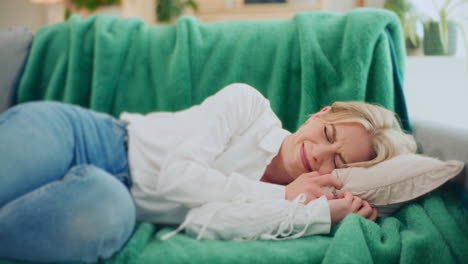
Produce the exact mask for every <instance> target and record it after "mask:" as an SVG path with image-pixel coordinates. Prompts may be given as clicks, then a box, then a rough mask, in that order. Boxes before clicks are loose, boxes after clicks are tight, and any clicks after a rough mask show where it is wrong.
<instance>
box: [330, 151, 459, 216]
mask: <svg viewBox="0 0 468 264" xmlns="http://www.w3.org/2000/svg"><path fill="white" fill-rule="evenodd" d="M463 167H464V163H463V162H461V161H457V160H449V161H441V160H438V159H435V158H431V157H427V156H423V155H418V154H405V155H400V156H397V157H395V158H393V159H390V160H387V161H384V162H381V163H379V164H377V165H374V166H372V167H369V168H358V167H354V168H345V169H337V170H334V171H333V173H332V174H333V175H334V176H335V177H337V178H338V179H339V180H340V181H341V182H342V183H343V187H342V188H341V190H336V189H334V188H333V187H329V188H328V189H329V190H331V191H332V192H334V193H336V194H339V193H341V192H350V193H352V194H354V195H357V196H359V197H361V198H362V199H365V200H367V201H368V202H369V203H370V204H371V205H373V206H376V207H377V208H378V211H379V216H387V215H390V214H391V213H393V212H394V211H396V210H397V209H398V208H400V207H401V206H402V205H404V204H406V203H407V202H409V201H411V200H413V199H415V198H417V197H419V196H421V195H423V194H426V193H428V192H430V191H432V190H434V189H435V188H437V187H439V186H441V185H442V184H444V183H445V182H446V181H448V180H450V179H452V178H454V177H455V176H457V175H458V174H459V173H460V172H461V171H462V169H463Z"/></svg>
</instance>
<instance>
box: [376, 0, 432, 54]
mask: <svg viewBox="0 0 468 264" xmlns="http://www.w3.org/2000/svg"><path fill="white" fill-rule="evenodd" d="M384 8H385V9H388V10H390V11H393V12H394V13H395V14H396V15H397V16H398V18H399V20H400V23H401V27H402V29H403V36H404V39H405V44H406V51H407V53H408V54H413V53H417V52H418V50H420V47H421V43H422V36H421V35H420V34H418V33H419V32H418V31H419V30H418V29H421V27H422V17H423V16H422V15H421V14H419V13H417V12H416V10H415V8H414V5H413V4H412V3H411V2H410V1H409V0H385V3H384ZM421 31H422V30H421Z"/></svg>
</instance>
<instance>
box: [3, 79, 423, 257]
mask: <svg viewBox="0 0 468 264" xmlns="http://www.w3.org/2000/svg"><path fill="white" fill-rule="evenodd" d="M0 146H1V147H0V156H1V157H2V158H1V160H0V165H1V167H2V175H1V177H0V226H2V228H1V229H0V244H2V245H4V246H2V247H1V248H0V258H9V259H22V260H31V261H46V262H54V261H96V260H98V259H103V258H109V257H111V256H112V255H113V254H115V253H116V252H117V251H118V250H119V249H120V248H122V247H123V245H124V243H125V242H126V241H127V239H128V238H129V237H130V235H131V232H132V230H133V227H134V224H135V221H136V220H140V221H149V222H153V223H165V224H180V227H179V228H178V229H177V230H175V231H174V232H173V233H169V234H166V235H165V236H164V237H163V238H162V239H168V238H169V237H170V236H172V235H173V234H175V233H176V232H179V231H180V230H182V229H183V228H185V229H186V231H187V232H188V233H190V234H194V235H196V236H197V238H198V239H202V238H203V239H235V240H249V239H291V238H297V237H301V236H306V235H314V234H327V233H328V232H329V230H330V227H331V226H332V225H334V224H336V223H338V222H339V221H341V220H342V219H343V218H344V217H345V216H346V215H348V214H350V213H356V214H358V215H360V216H362V217H364V218H367V219H369V220H371V221H374V220H375V219H376V216H377V211H376V209H374V208H371V206H370V205H369V204H368V203H367V202H366V201H364V200H361V199H360V198H358V197H355V196H353V195H351V194H349V193H347V194H345V195H342V196H340V197H334V196H333V194H332V193H330V192H328V191H325V190H323V189H322V188H321V187H323V186H328V185H333V186H335V187H336V188H341V183H340V182H339V181H338V180H336V179H335V178H333V177H332V175H330V173H331V172H332V171H333V170H334V169H335V168H343V167H349V166H371V165H373V164H375V163H378V162H380V161H383V160H386V159H389V158H391V157H394V156H396V155H399V154H403V153H409V152H414V150H415V144H414V141H413V139H412V138H411V137H410V136H408V135H406V134H404V133H403V132H402V131H401V129H400V127H399V125H398V122H397V121H396V119H395V117H394V114H393V113H391V112H390V111H388V110H385V109H383V108H381V107H378V106H373V105H370V104H365V103H356V102H355V103H345V102H341V103H335V104H333V105H332V106H330V107H326V108H324V109H323V110H322V111H321V112H319V113H317V114H314V115H312V116H311V117H310V118H309V119H308V121H307V122H306V123H305V124H304V125H303V126H301V127H300V128H299V129H298V130H297V131H296V132H295V133H290V132H289V131H286V130H284V129H283V128H282V127H281V122H280V120H279V119H278V118H277V117H276V115H275V114H274V113H273V111H272V110H271V108H270V105H269V102H268V100H267V99H265V98H264V97H263V96H262V95H261V94H260V93H259V92H258V91H257V90H255V89H254V88H252V87H250V86H248V85H245V84H232V85H229V86H227V87H225V88H223V89H222V90H220V91H219V92H218V93H216V94H215V95H213V96H211V97H208V98H207V99H206V100H205V101H204V102H203V103H202V104H200V105H197V106H193V107H191V108H189V109H186V110H183V111H179V112H175V113H166V112H164V113H163V112H154V113H150V114H147V115H141V114H136V113H123V114H122V115H121V116H120V120H117V119H114V118H112V117H111V116H108V115H106V114H101V113H96V112H93V111H90V110H86V109H83V108H80V107H77V106H73V105H67V104H62V103H54V102H36V103H27V104H22V105H18V106H16V107H13V108H11V109H9V110H8V111H7V112H5V113H3V114H1V115H0ZM71 241H72V242H73V243H70V242H71Z"/></svg>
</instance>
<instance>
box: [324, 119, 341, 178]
mask: <svg viewBox="0 0 468 264" xmlns="http://www.w3.org/2000/svg"><path fill="white" fill-rule="evenodd" d="M323 134H324V135H325V138H326V139H327V141H328V142H329V143H332V141H331V139H330V137H329V136H328V129H327V126H324V127H323ZM336 158H337V157H336V155H335V156H333V168H334V169H336V168H338V165H337V163H336Z"/></svg>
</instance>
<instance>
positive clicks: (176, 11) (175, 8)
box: [156, 0, 198, 22]
mask: <svg viewBox="0 0 468 264" xmlns="http://www.w3.org/2000/svg"><path fill="white" fill-rule="evenodd" d="M187 7H188V8H191V9H193V10H194V11H198V5H197V3H196V2H195V1H194V0H185V1H184V0H156V17H157V20H158V21H159V22H169V21H171V20H173V19H175V18H177V17H179V16H180V15H181V14H182V12H183V11H184V9H185V8H187Z"/></svg>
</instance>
